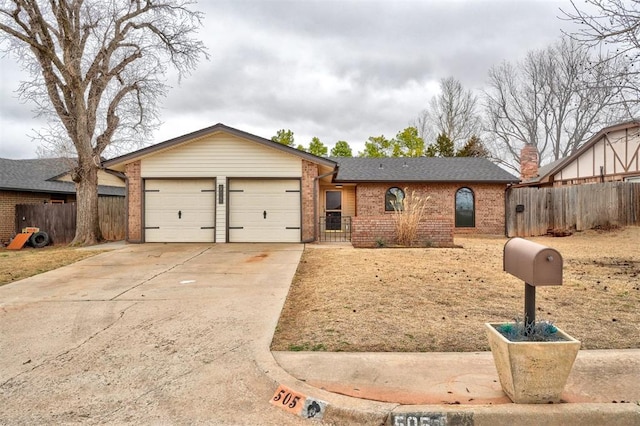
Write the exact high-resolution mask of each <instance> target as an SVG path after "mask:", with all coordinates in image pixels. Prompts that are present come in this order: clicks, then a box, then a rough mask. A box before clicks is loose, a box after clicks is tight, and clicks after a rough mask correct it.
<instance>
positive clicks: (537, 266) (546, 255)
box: [503, 238, 562, 286]
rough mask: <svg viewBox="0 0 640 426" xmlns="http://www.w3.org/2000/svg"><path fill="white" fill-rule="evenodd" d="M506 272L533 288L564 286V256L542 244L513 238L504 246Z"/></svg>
mask: <svg viewBox="0 0 640 426" xmlns="http://www.w3.org/2000/svg"><path fill="white" fill-rule="evenodd" d="M503 261H504V270H505V271H506V272H508V273H509V274H511V275H513V276H515V277H518V278H520V279H521V280H523V281H524V282H525V283H527V284H529V285H532V286H539V285H562V256H561V255H560V253H558V251H557V250H555V249H552V248H549V247H546V246H543V245H542V244H538V243H534V242H532V241H528V240H524V239H522V238H512V239H510V240H509V241H507V243H506V244H505V245H504V255H503Z"/></svg>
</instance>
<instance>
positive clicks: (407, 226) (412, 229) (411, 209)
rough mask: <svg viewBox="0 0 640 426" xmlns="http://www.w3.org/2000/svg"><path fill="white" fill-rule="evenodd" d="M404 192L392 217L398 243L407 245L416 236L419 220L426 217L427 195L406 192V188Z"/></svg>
mask: <svg viewBox="0 0 640 426" xmlns="http://www.w3.org/2000/svg"><path fill="white" fill-rule="evenodd" d="M405 194H407V195H405V197H404V199H403V200H402V203H401V206H399V207H398V208H395V211H394V216H393V219H394V224H395V230H396V239H397V242H398V244H400V245H403V246H407V247H409V246H411V245H413V242H414V241H416V239H417V237H418V228H419V227H420V222H421V221H422V220H424V219H425V218H426V209H427V201H429V197H426V198H423V197H419V196H418V195H416V193H415V191H411V192H410V193H408V191H407V189H406V188H405Z"/></svg>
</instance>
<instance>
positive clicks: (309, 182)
mask: <svg viewBox="0 0 640 426" xmlns="http://www.w3.org/2000/svg"><path fill="white" fill-rule="evenodd" d="M317 176H318V165H317V164H314V163H312V162H310V161H306V160H302V181H301V183H300V185H301V188H300V189H301V191H302V193H301V197H302V200H301V202H302V206H301V207H302V241H310V240H313V239H314V238H315V235H314V232H315V231H314V230H315V226H314V225H315V223H314V222H315V218H314V201H315V198H314V196H313V194H314V192H315V188H314V179H315V178H316V177H317Z"/></svg>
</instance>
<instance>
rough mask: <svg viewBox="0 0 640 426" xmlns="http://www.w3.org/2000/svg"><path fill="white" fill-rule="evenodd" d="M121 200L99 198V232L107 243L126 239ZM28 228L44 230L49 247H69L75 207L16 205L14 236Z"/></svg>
mask: <svg viewBox="0 0 640 426" xmlns="http://www.w3.org/2000/svg"><path fill="white" fill-rule="evenodd" d="M124 200H125V199H124V197H99V198H98V216H99V218H100V230H101V231H102V237H103V238H104V239H106V240H110V241H117V240H122V239H124V238H125V204H124ZM27 226H36V227H38V228H40V229H41V230H42V231H45V232H46V233H47V234H48V235H49V237H50V238H51V243H52V244H69V243H70V242H71V241H72V240H73V237H74V236H75V234H76V204H75V203H67V204H56V203H47V204H18V205H16V233H19V232H21V231H22V228H25V227H27Z"/></svg>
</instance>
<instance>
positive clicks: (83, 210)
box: [71, 161, 102, 246]
mask: <svg viewBox="0 0 640 426" xmlns="http://www.w3.org/2000/svg"><path fill="white" fill-rule="evenodd" d="M78 172H79V175H80V179H79V181H78V182H77V183H76V200H77V201H76V209H77V214H76V236H75V238H74V239H73V241H72V242H71V245H74V246H85V245H92V244H97V243H99V242H100V241H102V232H101V231H100V221H99V218H98V167H97V166H95V165H94V164H93V163H92V162H90V161H89V164H80V165H79V166H78Z"/></svg>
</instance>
